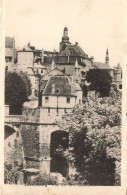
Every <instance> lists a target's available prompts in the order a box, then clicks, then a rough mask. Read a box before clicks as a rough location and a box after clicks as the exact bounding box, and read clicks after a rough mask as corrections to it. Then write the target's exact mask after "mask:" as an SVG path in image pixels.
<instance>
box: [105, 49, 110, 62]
mask: <svg viewBox="0 0 127 195" xmlns="http://www.w3.org/2000/svg"><path fill="white" fill-rule="evenodd" d="M105 63H106V64H109V55H108V49H107V51H106V57H105Z"/></svg>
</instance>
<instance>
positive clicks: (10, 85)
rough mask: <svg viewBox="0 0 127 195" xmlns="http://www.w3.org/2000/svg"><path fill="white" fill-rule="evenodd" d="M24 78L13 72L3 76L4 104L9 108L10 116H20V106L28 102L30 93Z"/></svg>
mask: <svg viewBox="0 0 127 195" xmlns="http://www.w3.org/2000/svg"><path fill="white" fill-rule="evenodd" d="M25 78H26V76H22V77H21V75H19V74H17V73H15V72H13V73H11V72H8V73H6V75H5V104H8V105H9V106H10V114H21V113H22V104H23V103H24V102H25V101H26V100H28V95H29V94H30V91H29V89H28V86H27V82H24V80H25Z"/></svg>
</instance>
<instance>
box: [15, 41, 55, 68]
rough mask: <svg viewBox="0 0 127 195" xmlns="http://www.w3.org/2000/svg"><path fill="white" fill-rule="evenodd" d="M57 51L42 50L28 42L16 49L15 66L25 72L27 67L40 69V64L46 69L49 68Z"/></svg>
mask: <svg viewBox="0 0 127 195" xmlns="http://www.w3.org/2000/svg"><path fill="white" fill-rule="evenodd" d="M56 54H58V52H56V51H53V52H50V51H44V50H43V49H42V50H39V49H36V48H35V46H31V44H30V43H28V44H27V45H25V46H24V47H23V48H21V49H20V50H18V51H17V61H18V62H17V68H18V69H20V70H22V71H24V72H26V71H27V68H28V67H31V68H35V69H36V70H37V69H38V70H40V71H41V69H42V68H41V66H45V68H46V69H47V70H49V69H51V64H52V60H53V59H54V56H56Z"/></svg>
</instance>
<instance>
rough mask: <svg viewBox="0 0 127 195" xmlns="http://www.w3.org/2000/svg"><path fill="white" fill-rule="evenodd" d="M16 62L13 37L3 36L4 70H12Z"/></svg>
mask: <svg viewBox="0 0 127 195" xmlns="http://www.w3.org/2000/svg"><path fill="white" fill-rule="evenodd" d="M15 63H16V49H15V39H14V37H13V38H12V37H5V65H6V67H5V68H6V71H13V70H14V69H15Z"/></svg>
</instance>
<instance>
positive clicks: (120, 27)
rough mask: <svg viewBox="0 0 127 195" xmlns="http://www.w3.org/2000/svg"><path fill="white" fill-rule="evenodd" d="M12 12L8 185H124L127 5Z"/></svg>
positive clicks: (30, 5)
mask: <svg viewBox="0 0 127 195" xmlns="http://www.w3.org/2000/svg"><path fill="white" fill-rule="evenodd" d="M5 10H6V12H5V20H4V22H5V32H4V33H5V37H4V42H5V45H4V50H5V56H4V61H5V62H4V184H5V185H4V187H5V186H6V184H9V185H14V186H16V185H20V186H30V187H32V186H56V187H57V186H62V187H66V186H71V187H76V186H77V187H92V186H116V187H118V186H121V159H122V156H121V151H122V149H121V148H122V92H123V90H122V88H123V87H122V85H123V83H122V78H123V66H124V61H123V48H124V44H125V39H126V32H127V31H125V14H124V12H125V4H124V1H120V0H116V1H113V0H112V1H106V0H102V1H100V0H99V1H97V0H89V1H88V0H87V1H86V0H83V1H80V0H74V1H72V0H68V1H67V0H36V1H35V0H27V1H26V0H21V1H18V0H6V3H5ZM5 188H6V187H5Z"/></svg>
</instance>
